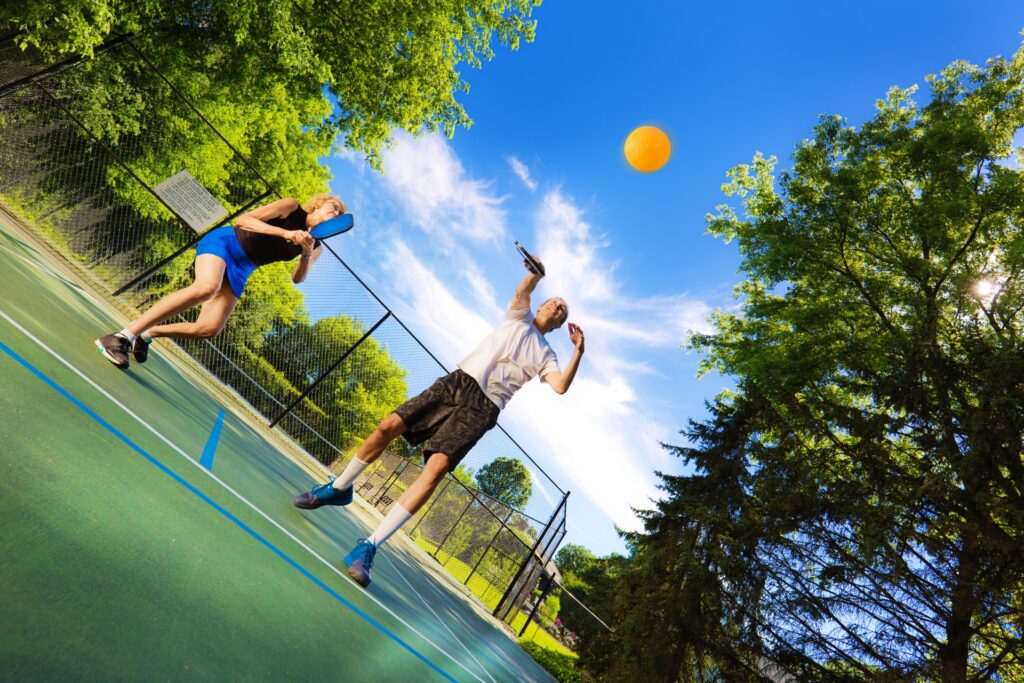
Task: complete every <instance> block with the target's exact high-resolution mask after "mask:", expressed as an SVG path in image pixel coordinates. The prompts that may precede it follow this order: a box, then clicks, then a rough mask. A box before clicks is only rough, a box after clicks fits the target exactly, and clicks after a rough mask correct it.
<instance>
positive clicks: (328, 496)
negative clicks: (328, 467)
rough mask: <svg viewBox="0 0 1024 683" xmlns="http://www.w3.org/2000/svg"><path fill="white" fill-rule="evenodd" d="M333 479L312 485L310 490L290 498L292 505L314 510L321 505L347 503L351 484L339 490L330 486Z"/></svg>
mask: <svg viewBox="0 0 1024 683" xmlns="http://www.w3.org/2000/svg"><path fill="white" fill-rule="evenodd" d="M333 481H334V480H333V479H331V481H329V482H327V483H326V484H321V485H320V486H314V487H313V489H312V490H311V491H306V492H305V493H300V494H299V495H297V496H295V497H294V498H292V505H294V506H295V507H297V508H302V509H303V510H316V509H317V508H318V507H320V506H322V505H348V504H349V503H351V502H352V486H351V485H349V486H348V487H347V488H345V489H343V490H341V491H339V490H338V489H336V488H334V487H333V486H331V483H332V482H333Z"/></svg>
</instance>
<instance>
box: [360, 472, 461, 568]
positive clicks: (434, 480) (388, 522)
mask: <svg viewBox="0 0 1024 683" xmlns="http://www.w3.org/2000/svg"><path fill="white" fill-rule="evenodd" d="M450 465H451V460H450V459H449V458H448V456H447V455H445V454H444V453H434V454H432V455H431V456H430V458H428V459H427V464H426V466H425V467H424V468H423V471H422V472H420V476H418V477H416V481H414V482H413V483H412V485H411V486H410V487H409V488H407V489H406V490H405V493H403V494H402V497H401V498H399V499H398V502H397V503H395V504H394V505H393V506H392V507H391V510H390V511H389V512H388V514H387V517H385V518H384V521H383V522H381V523H380V526H378V527H377V530H376V531H374V532H373V533H372V534H370V536H369V537H368V538H367V539H366V540H365V541H359V543H358V544H357V545H356V547H355V548H354V549H353V550H352V552H350V553H349V554H348V555H346V556H345V564H346V565H347V566H348V575H349V576H351V577H352V578H353V579H355V581H356V582H357V583H358V584H359V585H361V586H363V587H364V588H365V587H366V586H369V585H370V568H371V567H372V566H373V557H374V555H375V554H376V552H377V548H379V547H381V546H382V545H383V544H384V542H385V541H387V540H388V539H389V538H391V536H392V535H394V533H395V532H396V531H398V530H399V529H400V528H401V527H402V525H403V524H405V523H406V522H408V521H409V520H410V519H411V518H412V516H413V515H415V514H416V512H417V511H418V510H419V509H420V508H421V507H423V504H424V503H426V502H427V501H428V500H430V496H431V495H433V493H434V490H435V489H436V488H437V485H438V484H440V483H441V480H442V479H444V475H445V474H447V473H448V469H449V466H450Z"/></svg>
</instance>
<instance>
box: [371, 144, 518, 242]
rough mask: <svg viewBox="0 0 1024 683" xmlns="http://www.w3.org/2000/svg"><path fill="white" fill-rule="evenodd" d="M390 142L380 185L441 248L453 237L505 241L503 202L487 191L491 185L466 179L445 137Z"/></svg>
mask: <svg viewBox="0 0 1024 683" xmlns="http://www.w3.org/2000/svg"><path fill="white" fill-rule="evenodd" d="M395 141H396V144H395V147H394V148H393V149H391V150H388V151H387V152H385V153H384V177H383V180H384V184H385V185H386V186H387V187H388V188H389V189H390V190H391V191H392V193H393V194H394V196H395V197H396V199H397V200H398V202H399V204H401V206H402V208H403V209H404V211H405V212H406V213H407V214H408V215H409V217H410V218H411V219H412V220H413V221H414V222H415V224H416V226H417V227H419V228H420V229H421V230H423V231H424V232H426V233H428V234H430V235H432V236H433V237H434V238H435V239H439V240H441V241H442V243H443V244H445V245H454V244H455V242H456V240H455V239H454V237H456V236H458V237H461V238H468V239H469V240H471V241H473V242H487V241H498V240H500V239H503V238H504V237H505V235H506V228H505V212H504V210H502V208H501V204H502V203H503V202H504V201H505V198H504V197H496V196H494V194H493V193H491V192H490V188H491V185H492V183H490V182H485V181H482V180H476V179H473V178H471V177H469V176H468V175H467V174H466V171H465V169H464V168H463V166H462V163H461V162H460V161H459V159H458V157H457V156H456V155H455V152H454V151H453V150H452V148H451V145H449V144H448V141H447V139H446V138H444V137H443V136H442V135H439V134H433V135H424V136H422V137H419V138H414V137H412V136H411V135H409V134H408V133H399V134H396V136H395Z"/></svg>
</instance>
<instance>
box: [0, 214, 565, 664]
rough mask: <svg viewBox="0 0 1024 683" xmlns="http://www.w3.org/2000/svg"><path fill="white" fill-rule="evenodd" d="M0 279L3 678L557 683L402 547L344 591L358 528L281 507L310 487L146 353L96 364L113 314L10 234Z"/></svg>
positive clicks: (203, 393)
mask: <svg viewBox="0 0 1024 683" xmlns="http://www.w3.org/2000/svg"><path fill="white" fill-rule="evenodd" d="M0 272H2V273H3V276H2V286H0V413H2V416H3V419H2V420H0V519H2V523H0V552H2V558H0V680H4V681H8V680H10V681H25V680H103V681H116V680H141V679H147V680H148V679H157V680H182V679H187V680H214V679H217V680H230V681H233V680H274V681H286V680H331V681H335V680H336V681H379V680H389V681H421V680H422V681H430V680H456V681H483V682H487V683H497V682H498V681H534V680H536V681H550V680H552V679H551V677H550V676H549V675H548V674H547V673H546V672H545V671H544V670H543V669H542V668H541V667H540V666H539V665H537V664H536V663H535V662H534V661H533V660H532V659H531V658H530V657H529V656H528V655H527V654H526V653H525V652H524V651H523V650H522V649H521V648H520V647H519V646H518V645H517V644H516V643H515V641H514V640H513V639H512V638H511V637H509V635H508V634H507V633H506V631H504V630H503V629H502V628H501V626H499V625H498V624H497V623H496V622H494V621H493V620H492V619H491V618H490V617H488V616H487V615H485V614H484V613H482V612H481V611H480V610H479V609H478V607H476V606H474V605H473V604H472V602H471V601H470V600H468V599H467V598H466V597H465V596H464V595H463V594H462V593H460V592H459V591H458V590H456V589H455V588H453V587H452V586H451V585H450V583H449V582H448V581H445V580H443V579H441V578H439V577H438V576H437V574H436V568H435V567H432V566H430V563H432V562H433V560H430V559H429V558H428V557H427V556H426V555H425V554H423V553H422V552H419V551H417V550H416V549H415V547H414V546H413V544H412V543H411V542H409V541H407V540H406V539H398V540H395V541H393V542H391V543H389V544H388V545H386V546H385V547H384V548H383V549H382V551H381V552H380V553H379V554H378V556H377V561H376V564H375V566H374V570H373V571H374V582H373V584H371V586H370V588H369V590H364V589H362V588H360V587H359V586H357V585H356V584H354V583H353V582H352V581H351V580H349V579H348V577H347V575H346V574H344V571H343V569H344V565H343V564H342V563H341V557H342V555H343V554H344V553H345V552H347V551H348V549H349V548H350V547H351V546H352V545H353V544H354V542H355V540H356V539H357V538H359V537H361V536H365V535H366V534H367V533H368V531H369V530H370V529H372V526H373V525H375V523H376V522H375V519H374V518H373V517H372V516H370V515H369V513H366V512H365V511H359V510H350V509H344V510H339V509H335V508H330V509H327V510H318V511H315V512H310V511H302V510H298V509H296V508H294V507H293V506H292V505H291V497H292V495H293V494H295V493H296V492H298V491H301V490H304V489H308V488H309V487H310V486H311V485H312V484H313V483H314V477H313V476H312V475H311V474H310V470H309V469H308V468H304V467H301V466H299V465H298V464H297V463H296V462H294V461H292V460H291V459H289V458H288V457H286V456H285V455H284V454H283V453H282V452H281V451H280V450H278V448H277V447H276V446H275V445H273V444H272V440H271V441H268V440H267V439H266V438H264V435H263V434H261V430H262V429H263V428H262V427H259V426H253V425H251V423H250V422H248V421H246V420H245V419H243V418H242V417H240V416H239V414H238V413H237V412H235V410H234V407H233V406H232V405H224V403H225V401H223V400H220V401H219V400H218V399H217V398H216V396H217V395H218V394H217V393H216V392H210V391H207V390H206V389H204V388H203V387H202V386H201V383H199V384H197V383H196V382H194V381H193V379H192V378H191V375H190V373H189V372H186V371H184V370H183V369H182V368H180V367H179V366H178V365H177V363H176V362H172V361H170V360H168V359H167V358H166V355H167V354H166V353H164V354H161V349H160V348H159V347H156V346H155V347H154V352H155V357H151V360H150V361H149V362H148V363H147V364H146V365H145V366H141V367H140V366H137V365H133V366H132V368H131V369H130V370H128V371H127V372H122V371H119V370H117V369H116V368H114V367H113V366H112V365H110V364H109V363H108V362H107V361H106V360H104V359H103V358H102V357H101V356H100V355H99V354H98V353H97V352H96V349H95V347H94V346H93V339H95V338H96V337H98V336H100V335H101V334H104V333H106V332H108V331H110V330H112V329H118V328H120V327H122V326H123V323H124V320H123V318H121V317H119V316H117V315H115V314H114V313H113V312H112V309H111V308H110V307H109V306H108V305H106V304H105V303H104V302H102V301H99V300H98V299H97V298H96V297H95V296H94V295H93V294H91V293H90V292H88V291H86V290H84V289H82V288H80V287H78V286H77V285H76V284H75V283H74V282H73V281H72V280H71V279H70V278H68V277H65V276H63V275H62V274H61V272H62V271H61V270H60V269H59V267H58V266H57V265H55V264H53V263H51V262H49V261H48V260H47V259H46V258H44V257H43V256H42V255H41V254H40V253H38V252H36V251H35V250H33V249H32V248H31V247H29V246H28V245H27V244H26V243H25V242H23V241H22V240H21V239H19V238H18V237H16V236H15V234H14V233H13V232H12V231H10V230H9V229H7V228H5V227H0ZM222 410H223V428H222V429H221V430H220V431H219V437H218V436H217V435H215V434H214V432H215V429H214V426H215V424H217V422H218V416H220V415H221V414H222ZM208 442H209V443H208ZM211 457H212V465H211V466H210V469H206V468H205V467H203V466H202V465H200V462H201V461H202V462H204V463H207V464H209V463H210V460H209V459H210V458H211ZM339 567H341V570H340V571H339V569H338V568H339Z"/></svg>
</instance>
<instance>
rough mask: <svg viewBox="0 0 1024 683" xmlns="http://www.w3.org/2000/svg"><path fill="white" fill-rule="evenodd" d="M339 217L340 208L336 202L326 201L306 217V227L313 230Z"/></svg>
mask: <svg viewBox="0 0 1024 683" xmlns="http://www.w3.org/2000/svg"><path fill="white" fill-rule="evenodd" d="M340 215H341V207H340V206H339V205H338V202H335V201H332V200H327V201H326V202H324V203H323V204H321V205H320V206H318V207H317V208H315V209H313V211H312V213H310V214H309V215H308V216H306V227H307V228H315V227H316V226H318V225H320V224H321V223H323V222H324V221H329V220H331V219H332V218H337V217H338V216H340Z"/></svg>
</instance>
